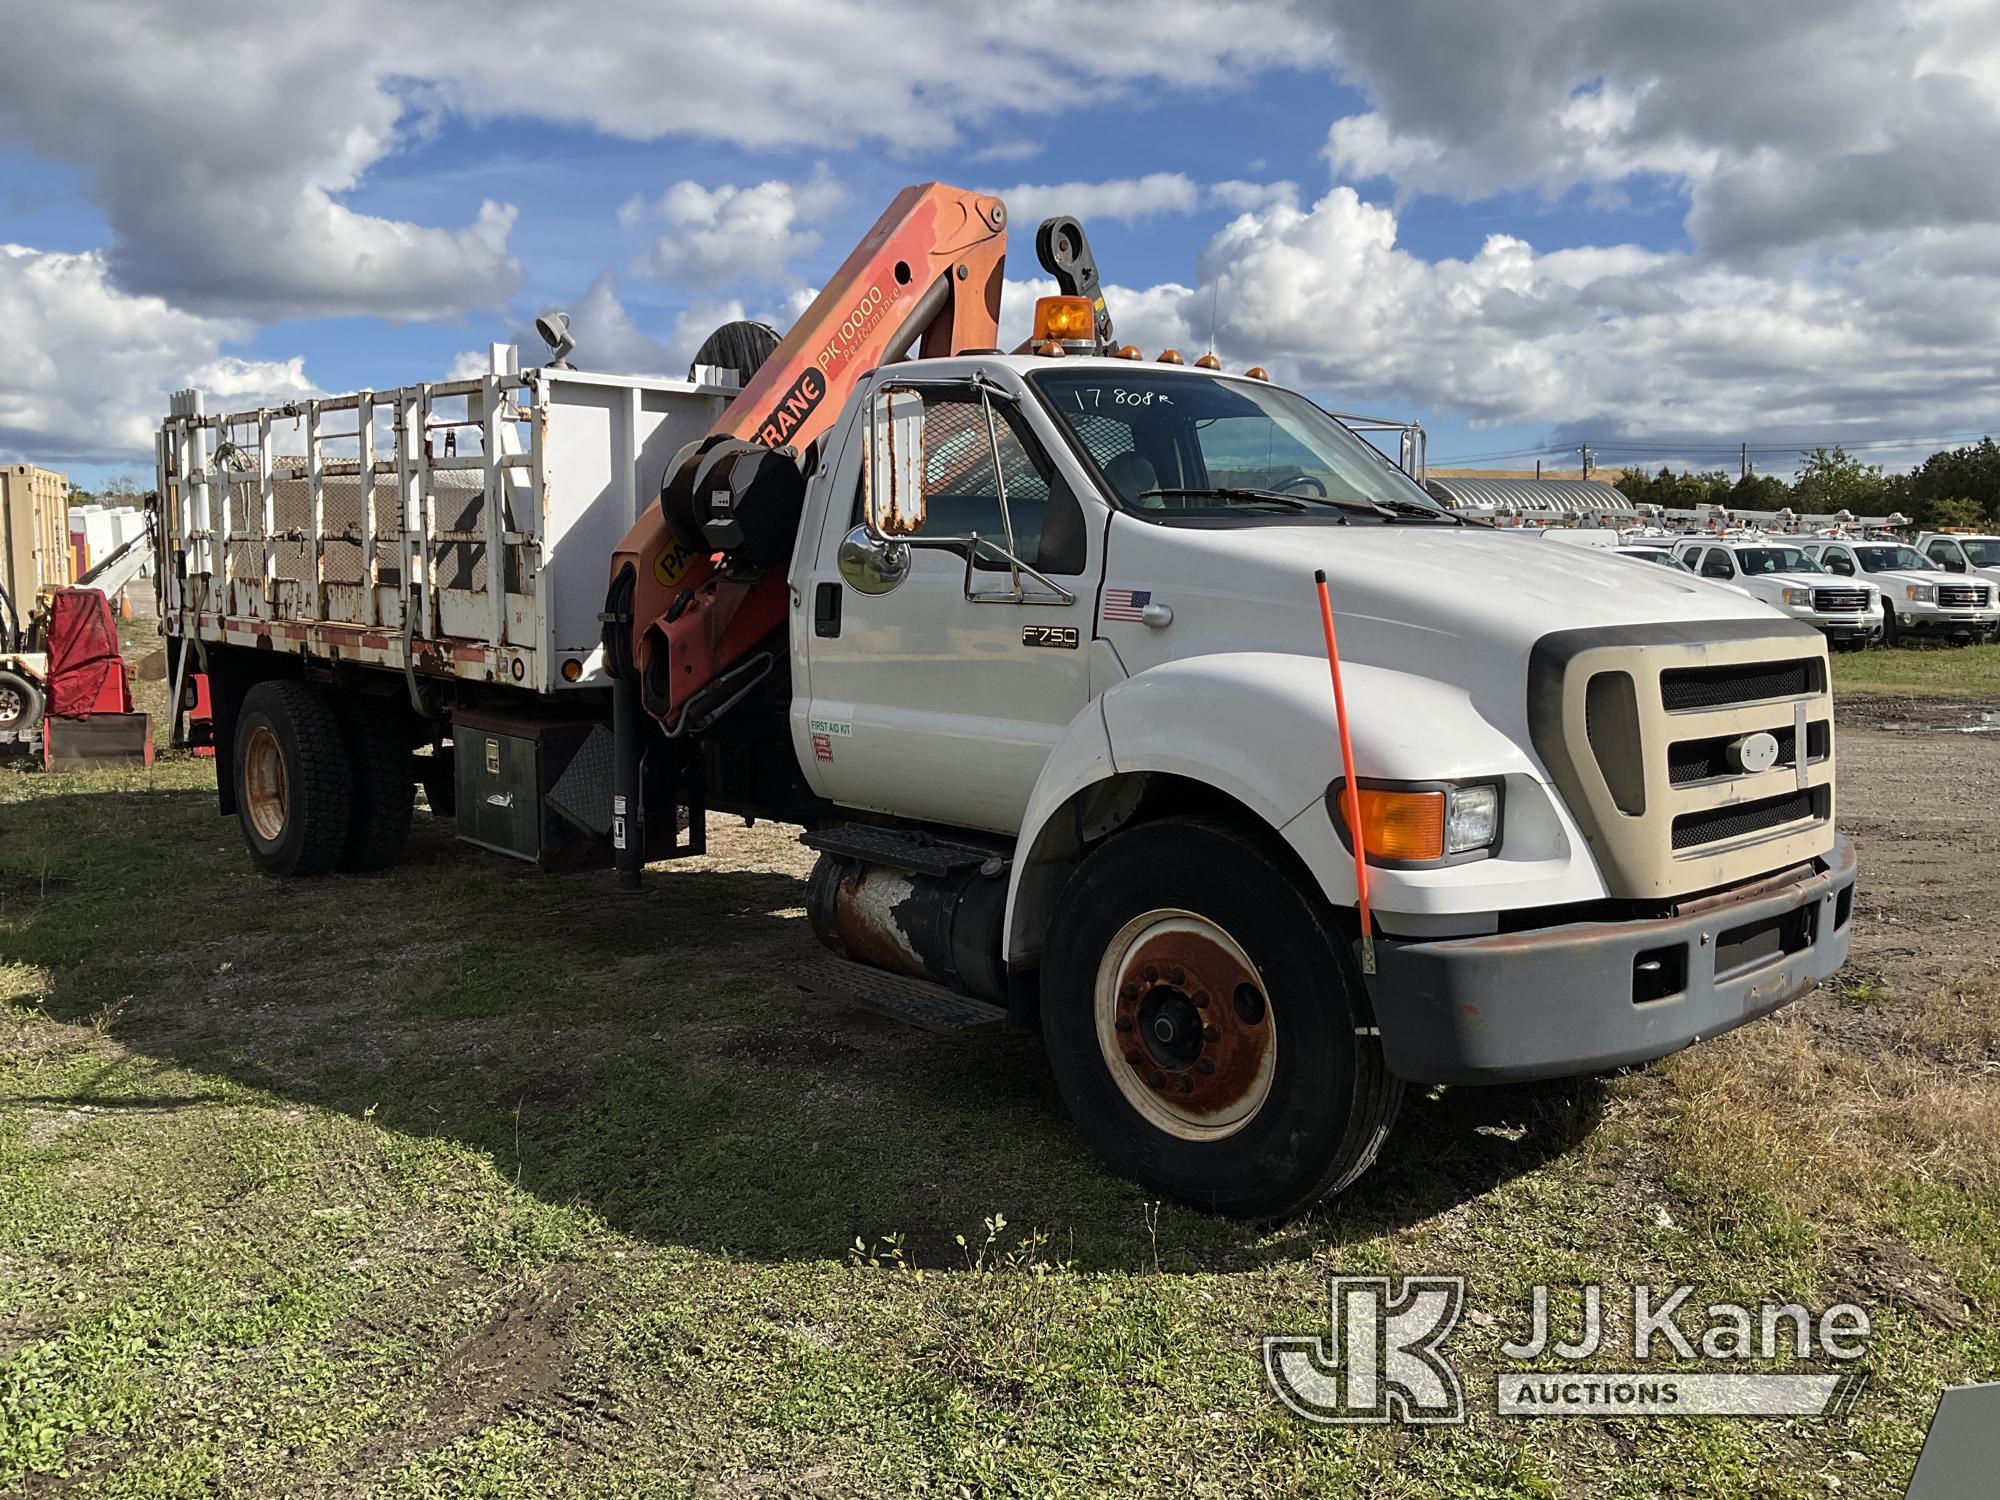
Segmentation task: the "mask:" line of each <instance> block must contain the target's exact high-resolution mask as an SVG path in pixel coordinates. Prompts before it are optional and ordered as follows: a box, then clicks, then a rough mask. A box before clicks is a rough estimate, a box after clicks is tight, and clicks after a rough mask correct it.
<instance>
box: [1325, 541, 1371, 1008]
mask: <svg viewBox="0 0 2000 1500" xmlns="http://www.w3.org/2000/svg"><path fill="white" fill-rule="evenodd" d="M1313 581H1314V582H1315V583H1317V584H1318V585H1319V622H1320V625H1321V626H1322V627H1323V628H1324V629H1325V631H1326V667H1327V670H1328V671H1329V672H1331V673H1332V674H1333V713H1334V717H1335V718H1336V719H1337V720H1338V721H1339V724H1340V773H1341V776H1342V778H1343V779H1344V782H1345V787H1344V790H1343V792H1342V795H1341V800H1342V802H1343V803H1344V805H1345V809H1346V812H1347V838H1348V842H1349V843H1351V844H1352V845H1353V846H1354V895H1355V901H1356V903H1357V905H1359V907H1360V908H1361V972H1362V973H1364V974H1373V973H1374V972H1375V923H1374V918H1373V917H1372V915H1371V914H1370V912H1369V908H1368V851H1367V849H1365V848H1364V847H1363V846H1362V835H1361V785H1360V783H1359V782H1358V781H1356V780H1355V777H1354V739H1353V737H1352V736H1351V735H1349V734H1348V732H1347V693H1346V691H1345V689H1343V688H1342V687H1341V683H1340V643H1339V642H1338V641H1337V640H1336V639H1335V637H1334V633H1333V598H1332V596H1331V595H1329V594H1328V593H1327V591H1326V570H1325V569H1324V568H1319V569H1315V570H1314V572H1313Z"/></svg>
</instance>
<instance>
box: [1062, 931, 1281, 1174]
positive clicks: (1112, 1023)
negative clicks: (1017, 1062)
mask: <svg viewBox="0 0 2000 1500" xmlns="http://www.w3.org/2000/svg"><path fill="white" fill-rule="evenodd" d="M1096 1009H1097V1031H1098V1041H1099V1044H1100V1046H1101V1047H1102V1048H1103V1050H1104V1059H1105V1064H1106V1066H1107V1067H1109V1068H1110V1070H1111V1073H1112V1077H1113V1078H1114V1079H1115V1080H1116V1081H1117V1084H1118V1088H1119V1092H1120V1093H1121V1094H1123V1095H1124V1096H1125V1098H1126V1099H1127V1101H1128V1102H1130V1103H1131V1104H1132V1105H1133V1107H1134V1108H1136V1109H1137V1110H1138V1111H1139V1112H1140V1113H1141V1114H1142V1115H1144V1116H1145V1117H1146V1118H1147V1119H1148V1120H1149V1121H1151V1122H1152V1123H1153V1124H1155V1125H1157V1126H1159V1127H1160V1128H1161V1129H1163V1130H1166V1131H1168V1132H1169V1133H1171V1134H1173V1135H1177V1136H1179V1137H1181V1138H1183V1139H1187V1140H1212V1139H1217V1138H1219V1137H1221V1136H1226V1135H1231V1134H1233V1133H1235V1132H1236V1131H1237V1130H1240V1129H1241V1128H1242V1127H1243V1126H1244V1125H1245V1124H1247V1123H1248V1122H1249V1120H1250V1119H1251V1118H1252V1117H1253V1116H1254V1115H1255V1114H1256V1113H1257V1111H1258V1110H1259V1109H1260V1108H1262V1107H1263V1104H1264V1101H1265V1100H1266V1099H1267V1098H1268V1097H1269V1096H1270V1092H1271V1080H1272V1076H1273V1073H1274V1071H1275V1068H1276V1062H1277V1033H1276V1026H1275V1024H1274V1022H1273V1018H1272V1016H1271V1013H1270V1007H1269V1004H1268V1003H1267V1001H1266V998H1265V994H1264V986H1263V980H1262V978H1261V977H1260V976H1259V975H1258V973H1257V970H1256V967H1255V965H1253V964H1252V963H1251V962H1250V959H1249V956H1248V955H1247V954H1245V953H1244V951H1243V949H1242V948H1241V946H1240V945H1238V944H1237V942H1236V941H1235V939H1233V938H1232V937H1230V935H1229V934H1228V933H1227V932H1225V931H1224V930H1223V929H1222V928H1221V927H1220V926H1218V925H1217V924H1215V923H1214V922H1211V921H1210V920H1209V919H1207V918H1206V917H1202V916H1199V915H1197V914H1195V913H1193V912H1187V911H1180V910H1173V909H1160V910H1157V911H1151V912H1147V913H1145V914H1143V915H1142V916H1138V917H1135V918H1133V919H1132V921H1130V922H1128V923H1126V924H1125V926H1124V927H1123V928H1122V929H1120V931H1119V932H1118V934H1117V936H1116V937H1114V938H1113V939H1112V941H1111V943H1110V944H1109V946H1108V947H1107V948H1106V950H1105V954H1104V957H1103V960H1102V962H1101V964H1100V965H1099V970H1098V980H1097V989H1096Z"/></svg>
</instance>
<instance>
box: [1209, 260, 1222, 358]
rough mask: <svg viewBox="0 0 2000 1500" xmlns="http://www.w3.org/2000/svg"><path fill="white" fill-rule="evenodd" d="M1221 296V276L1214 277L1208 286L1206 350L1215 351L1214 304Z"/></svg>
mask: <svg viewBox="0 0 2000 1500" xmlns="http://www.w3.org/2000/svg"><path fill="white" fill-rule="evenodd" d="M1221 298H1222V278H1221V277H1220V276H1218V277H1216V278H1215V280H1214V282H1213V283H1211V284H1210V286H1209V288H1208V352H1209V353H1210V354H1213V353H1215V306H1216V303H1217V302H1218V301H1220V300H1221Z"/></svg>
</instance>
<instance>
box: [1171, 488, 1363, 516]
mask: <svg viewBox="0 0 2000 1500" xmlns="http://www.w3.org/2000/svg"><path fill="white" fill-rule="evenodd" d="M1151 495H1210V496H1213V497H1215V498H1216V499H1218V500H1255V501H1258V502H1259V503H1261V504H1265V505H1275V506H1277V507H1279V508H1280V509H1282V510H1291V511H1309V510H1312V509H1314V508H1315V507H1317V506H1321V505H1336V506H1339V507H1340V508H1341V509H1343V510H1375V509H1376V507H1375V505H1374V503H1373V502H1372V501H1368V500H1346V499H1341V500H1336V499H1334V498H1332V497H1331V496H1320V495H1315V496H1313V497H1312V499H1311V500H1301V499H1300V498H1299V497H1298V496H1297V495H1284V494H1280V493H1279V492H1278V491H1277V490H1258V489H1251V488H1250V487H1249V486H1247V485H1238V484H1206V485H1169V486H1166V487H1163V488H1160V489H1151V490H1141V491H1139V498H1140V499H1141V500H1144V499H1146V498H1147V497H1148V496H1151Z"/></svg>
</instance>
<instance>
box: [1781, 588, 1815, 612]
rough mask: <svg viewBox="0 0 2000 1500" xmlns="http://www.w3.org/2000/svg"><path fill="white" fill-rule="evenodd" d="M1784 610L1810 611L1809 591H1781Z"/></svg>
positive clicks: (1810, 595) (1810, 596)
mask: <svg viewBox="0 0 2000 1500" xmlns="http://www.w3.org/2000/svg"><path fill="white" fill-rule="evenodd" d="M1782 593H1783V596H1784V601H1785V608H1786V609H1811V608H1812V590H1811V589H1785V590H1783V591H1782Z"/></svg>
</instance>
